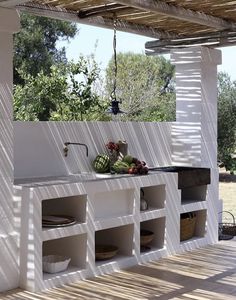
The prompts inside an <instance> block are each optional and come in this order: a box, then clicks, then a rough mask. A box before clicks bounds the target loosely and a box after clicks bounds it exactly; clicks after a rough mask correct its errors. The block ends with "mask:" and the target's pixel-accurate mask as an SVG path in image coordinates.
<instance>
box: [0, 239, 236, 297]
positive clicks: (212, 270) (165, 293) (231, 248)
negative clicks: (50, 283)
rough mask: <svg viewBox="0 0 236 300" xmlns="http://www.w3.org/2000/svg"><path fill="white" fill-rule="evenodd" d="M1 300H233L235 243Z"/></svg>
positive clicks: (13, 293)
mask: <svg viewBox="0 0 236 300" xmlns="http://www.w3.org/2000/svg"><path fill="white" fill-rule="evenodd" d="M0 299H2V300H30V299H35V300H77V299H78V300H95V299H96V300H103V299H114V300H147V299H148V300H154V299H158V300H167V299H175V300H208V299H209V300H231V299H232V300H233V299H234V300H235V299H236V240H231V241H221V242H220V243H218V244H217V245H214V246H208V247H206V248H202V249H198V250H194V251H192V252H188V253H185V254H181V255H177V256H173V257H170V258H164V259H161V260H159V261H157V262H152V263H147V264H145V265H140V266H135V267H132V268H129V269H128V270H125V271H122V272H116V273H114V274H112V275H107V276H101V277H97V278H94V279H91V280H85V281H83V282H78V283H77V284H71V285H69V286H65V287H63V288H57V289H53V290H50V291H47V292H45V293H40V294H34V293H30V292H26V291H23V290H19V289H17V290H13V291H11V292H8V293H5V294H1V295H0Z"/></svg>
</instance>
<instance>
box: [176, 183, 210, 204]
mask: <svg viewBox="0 0 236 300" xmlns="http://www.w3.org/2000/svg"><path fill="white" fill-rule="evenodd" d="M206 195H207V185H200V186H193V187H188V188H183V189H181V204H182V205H184V204H189V203H195V202H201V201H206Z"/></svg>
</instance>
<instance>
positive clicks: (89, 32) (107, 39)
mask: <svg viewBox="0 0 236 300" xmlns="http://www.w3.org/2000/svg"><path fill="white" fill-rule="evenodd" d="M78 28H79V33H78V34H77V36H76V37H75V38H74V39H73V40H70V42H69V43H68V42H60V44H59V47H61V46H65V48H66V55H67V58H68V59H69V60H71V59H74V60H75V61H76V60H77V59H78V58H79V56H80V54H83V55H85V56H87V55H90V54H92V53H95V59H96V61H97V63H98V64H99V65H100V68H101V69H102V70H105V68H106V66H107V63H108V61H109V60H110V58H111V57H112V54H113V31H112V30H109V29H102V28H98V27H94V26H88V25H81V24H79V25H78ZM150 40H151V38H148V37H144V36H139V35H134V34H129V33H124V32H120V31H118V32H117V52H129V51H131V52H134V53H145V42H147V41H150ZM221 50H222V65H221V66H219V67H218V70H219V71H224V72H226V73H228V74H229V75H230V77H231V79H232V80H236V66H235V57H236V46H234V47H225V48H221ZM167 58H168V56H167Z"/></svg>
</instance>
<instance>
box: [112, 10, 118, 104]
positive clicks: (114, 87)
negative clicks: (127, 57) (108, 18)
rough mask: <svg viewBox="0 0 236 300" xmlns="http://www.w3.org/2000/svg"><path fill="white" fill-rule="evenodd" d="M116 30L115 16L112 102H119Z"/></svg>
mask: <svg viewBox="0 0 236 300" xmlns="http://www.w3.org/2000/svg"><path fill="white" fill-rule="evenodd" d="M116 28H117V19H116V15H115V14H114V17H113V30H114V35H113V54H114V66H113V71H114V78H113V90H112V92H111V100H112V101H117V98H116V83H117V53H116Z"/></svg>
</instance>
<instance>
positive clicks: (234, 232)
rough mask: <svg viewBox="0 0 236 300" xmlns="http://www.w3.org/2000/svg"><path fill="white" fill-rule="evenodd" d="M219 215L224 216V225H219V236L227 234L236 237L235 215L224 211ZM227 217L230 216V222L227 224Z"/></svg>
mask: <svg viewBox="0 0 236 300" xmlns="http://www.w3.org/2000/svg"><path fill="white" fill-rule="evenodd" d="M219 214H221V215H222V223H219V235H220V234H227V235H230V236H236V224H235V217H234V215H233V214H232V213H231V212H229V211H222V212H220V213H219ZM226 215H228V216H229V218H230V220H227V222H226V217H225V216H226ZM224 219H225V220H224ZM230 221H231V222H230Z"/></svg>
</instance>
